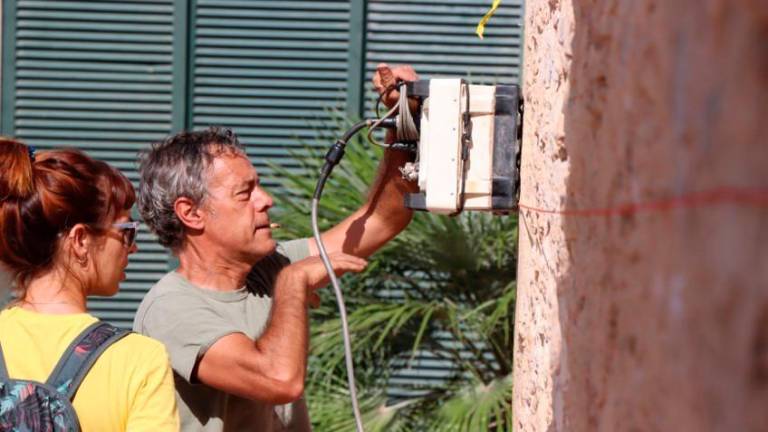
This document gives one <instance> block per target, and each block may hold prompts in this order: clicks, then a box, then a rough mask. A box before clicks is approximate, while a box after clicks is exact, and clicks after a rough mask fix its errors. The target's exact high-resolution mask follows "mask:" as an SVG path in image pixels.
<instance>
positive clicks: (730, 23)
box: [502, 0, 768, 432]
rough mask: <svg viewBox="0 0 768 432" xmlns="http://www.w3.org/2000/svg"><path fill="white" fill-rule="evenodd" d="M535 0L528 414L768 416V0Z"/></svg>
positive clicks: (546, 424) (518, 415) (523, 263)
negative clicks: (553, 212)
mask: <svg viewBox="0 0 768 432" xmlns="http://www.w3.org/2000/svg"><path fill="white" fill-rule="evenodd" d="M502 7H503V5H502ZM526 9H527V10H526V29H525V34H526V36H525V69H524V92H525V125H524V138H523V159H522V194H521V204H522V205H523V206H526V207H525V208H523V209H522V210H521V214H520V245H519V246H520V264H519V265H520V267H519V275H518V300H517V311H516V314H517V315H516V316H517V324H516V338H515V372H514V385H515V396H514V403H513V405H514V415H515V427H516V430H517V431H520V432H523V431H568V432H574V431H575V432H578V431H590V432H591V431H697V432H699V431H766V430H768V408H766V407H768V208H767V206H768V200H766V198H765V192H761V191H760V190H759V188H766V187H768V1H765V0H752V1H749V0H676V1H669V0H659V1H653V0H632V1H626V0H592V1H586V0H584V1H580V0H529V1H528V2H527V3H526ZM746 188H755V189H758V190H752V192H747V193H745V189H746ZM628 203H640V204H639V205H635V206H634V207H632V206H625V207H621V206H622V205H625V204H628ZM617 206H618V208H617ZM531 208H536V209H538V210H535V209H531ZM585 209H596V210H595V211H585ZM610 209H613V210H610ZM619 209H623V210H619ZM542 210H558V211H565V214H557V213H556V214H552V213H547V212H545V211H542Z"/></svg>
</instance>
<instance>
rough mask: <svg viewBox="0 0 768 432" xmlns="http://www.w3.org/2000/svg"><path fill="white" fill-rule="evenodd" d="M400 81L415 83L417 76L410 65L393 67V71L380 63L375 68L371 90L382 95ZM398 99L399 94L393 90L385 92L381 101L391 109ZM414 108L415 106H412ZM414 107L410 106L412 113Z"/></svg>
mask: <svg viewBox="0 0 768 432" xmlns="http://www.w3.org/2000/svg"><path fill="white" fill-rule="evenodd" d="M398 79H399V80H402V81H416V80H417V79H419V76H418V75H416V71H415V70H413V67H412V66H410V65H402V66H395V68H394V69H392V68H390V67H389V65H387V64H386V63H380V64H379V65H378V66H376V74H374V75H373V88H375V89H376V91H377V92H379V94H384V92H387V90H391V88H392V87H394V85H395V84H397V80H398ZM399 97H400V92H399V91H398V90H397V88H395V89H394V90H391V91H389V92H387V94H385V95H384V97H382V99H381V101H382V102H383V103H384V105H386V106H387V107H389V108H392V107H393V106H394V105H395V104H396V103H397V99H398V98H399ZM414 106H415V105H414ZM414 106H411V111H413V109H414Z"/></svg>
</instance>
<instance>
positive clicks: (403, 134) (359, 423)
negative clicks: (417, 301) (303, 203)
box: [311, 83, 419, 432]
mask: <svg viewBox="0 0 768 432" xmlns="http://www.w3.org/2000/svg"><path fill="white" fill-rule="evenodd" d="M397 86H398V87H399V90H400V98H399V99H398V103H397V104H396V105H395V106H394V107H392V109H390V110H389V111H388V112H387V113H386V114H385V115H384V116H382V117H381V118H379V119H374V120H363V121H361V122H358V123H356V124H355V125H353V126H352V127H351V128H350V129H349V130H348V131H347V132H345V133H344V135H342V137H341V138H340V139H339V140H338V141H336V143H334V144H333V146H331V148H330V149H329V150H328V153H326V155H325V164H324V165H323V167H322V169H321V170H320V178H319V179H318V181H317V186H316V187H315V192H314V194H313V195H312V213H311V217H312V232H313V235H314V238H315V241H316V242H317V248H318V250H319V251H320V258H321V259H322V261H323V264H324V265H325V269H326V271H327V272H328V277H329V278H330V281H331V285H332V286H333V291H334V293H335V295H336V302H337V303H338V306H339V314H340V318H341V331H342V335H343V338H344V360H345V363H346V367H347V381H348V383H349V395H350V398H351V399H352V411H353V413H354V416H355V427H356V428H357V431H358V432H363V420H362V416H361V414H360V407H359V405H358V401H357V386H356V385H355V367H354V362H353V360H352V342H351V340H350V334H349V322H348V320H347V310H346V307H345V305H344V295H343V294H342V292H341V287H340V286H339V281H338V279H337V278H336V274H335V273H334V271H333V265H332V264H331V260H330V259H329V258H328V252H327V251H326V249H325V244H324V243H323V239H322V236H321V235H320V229H319V227H318V223H317V211H318V206H319V203H320V197H321V196H322V194H323V188H325V183H326V181H327V180H328V177H330V175H331V171H333V168H334V167H335V166H336V165H337V164H338V163H339V162H340V161H341V158H342V157H343V156H344V148H345V147H346V145H347V142H348V141H349V140H350V139H351V138H352V137H353V136H354V135H356V134H357V133H358V132H360V131H361V130H362V129H364V128H366V127H368V128H369V130H368V137H369V141H370V142H372V143H374V144H376V145H379V146H382V147H389V145H386V144H382V143H379V142H377V141H376V140H375V139H373V137H372V135H371V134H372V133H373V131H374V130H375V129H377V128H380V127H386V128H395V131H396V133H395V137H396V139H397V141H400V142H404V141H415V140H417V139H418V138H419V131H418V129H417V128H416V124H415V122H414V120H413V116H412V115H411V112H410V110H409V109H408V95H407V92H406V87H405V83H399V84H398V85H397ZM386 94H387V92H385V93H384V95H386ZM379 100H381V98H379ZM394 115H396V116H395V117H394V118H393V117H392V116H394Z"/></svg>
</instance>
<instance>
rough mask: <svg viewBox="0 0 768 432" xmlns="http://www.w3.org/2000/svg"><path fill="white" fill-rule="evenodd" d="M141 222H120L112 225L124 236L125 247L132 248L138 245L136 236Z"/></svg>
mask: <svg viewBox="0 0 768 432" xmlns="http://www.w3.org/2000/svg"><path fill="white" fill-rule="evenodd" d="M140 224H141V222H139V221H130V222H119V223H116V224H112V226H113V227H115V228H117V229H118V231H120V233H121V234H122V235H123V245H124V246H125V247H127V248H129V249H130V248H132V247H133V245H135V244H136V234H137V233H138V232H139V225H140Z"/></svg>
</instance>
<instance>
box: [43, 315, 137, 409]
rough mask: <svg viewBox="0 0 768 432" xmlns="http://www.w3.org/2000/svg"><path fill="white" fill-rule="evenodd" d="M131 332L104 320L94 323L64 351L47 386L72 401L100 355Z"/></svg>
mask: <svg viewBox="0 0 768 432" xmlns="http://www.w3.org/2000/svg"><path fill="white" fill-rule="evenodd" d="M129 333H130V331H128V330H123V329H119V328H117V327H115V326H113V325H111V324H108V323H105V322H101V321H98V322H95V323H93V324H91V325H90V326H89V327H88V328H86V329H85V330H83V332H82V333H80V335H79V336H78V337H76V338H75V340H74V341H72V343H71V344H70V345H69V347H68V348H67V349H66V350H65V351H64V354H63V355H62V356H61V359H60V360H59V363H58V364H57V365H56V367H55V368H54V369H53V372H51V376H49V377H48V381H46V384H48V385H49V386H51V387H53V388H55V389H56V390H57V391H58V392H59V393H61V394H63V395H66V396H67V398H68V399H69V400H72V398H74V397H75V393H77V389H78V387H80V384H81V383H82V382H83V378H85V376H86V375H87V374H88V371H90V370H91V367H92V366H93V364H94V363H96V360H98V359H99V356H100V355H101V354H102V353H103V352H104V351H105V350H106V349H107V348H109V346H110V345H112V344H113V343H115V342H117V341H119V340H120V339H122V338H123V337H125V336H126V335H128V334H129Z"/></svg>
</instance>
